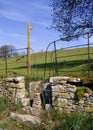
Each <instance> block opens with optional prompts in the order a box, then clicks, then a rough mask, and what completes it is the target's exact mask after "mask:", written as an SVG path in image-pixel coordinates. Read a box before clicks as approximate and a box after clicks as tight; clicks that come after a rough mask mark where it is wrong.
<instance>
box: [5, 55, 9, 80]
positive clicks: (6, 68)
mask: <svg viewBox="0 0 93 130" xmlns="http://www.w3.org/2000/svg"><path fill="white" fill-rule="evenodd" d="M5 70H6V78H7V70H8V67H7V56H5Z"/></svg>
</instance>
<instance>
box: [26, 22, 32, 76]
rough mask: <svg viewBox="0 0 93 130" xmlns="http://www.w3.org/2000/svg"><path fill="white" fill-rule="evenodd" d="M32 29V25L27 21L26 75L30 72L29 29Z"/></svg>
mask: <svg viewBox="0 0 93 130" xmlns="http://www.w3.org/2000/svg"><path fill="white" fill-rule="evenodd" d="M31 29H32V26H31V25H30V24H29V23H28V25H27V33H28V34H27V40H28V47H27V66H28V67H27V69H28V75H30V74H31V71H30V69H31V53H30V52H31V51H30V49H31V48H30V30H31Z"/></svg>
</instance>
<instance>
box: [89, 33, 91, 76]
mask: <svg viewBox="0 0 93 130" xmlns="http://www.w3.org/2000/svg"><path fill="white" fill-rule="evenodd" d="M90 63H91V62H90V47H89V33H88V78H90Z"/></svg>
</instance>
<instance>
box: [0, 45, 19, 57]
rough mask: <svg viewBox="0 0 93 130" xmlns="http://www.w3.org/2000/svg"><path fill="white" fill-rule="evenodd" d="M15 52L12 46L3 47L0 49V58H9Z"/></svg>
mask: <svg viewBox="0 0 93 130" xmlns="http://www.w3.org/2000/svg"><path fill="white" fill-rule="evenodd" d="M15 52H16V48H15V47H14V46H13V45H3V46H1V47H0V57H3V58H4V57H11V56H13V55H14V54H15ZM16 53H17V52H16Z"/></svg>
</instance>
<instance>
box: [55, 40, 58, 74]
mask: <svg viewBox="0 0 93 130" xmlns="http://www.w3.org/2000/svg"><path fill="white" fill-rule="evenodd" d="M54 49H55V50H54V52H55V75H58V69H57V51H56V42H55V41H54Z"/></svg>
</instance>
